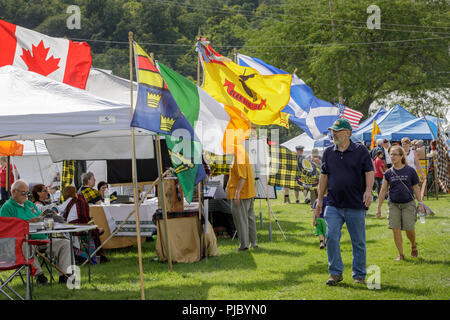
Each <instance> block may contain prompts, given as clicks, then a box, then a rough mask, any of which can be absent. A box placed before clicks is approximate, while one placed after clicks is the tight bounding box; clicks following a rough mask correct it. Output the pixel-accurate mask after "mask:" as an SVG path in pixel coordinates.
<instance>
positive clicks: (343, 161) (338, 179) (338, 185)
mask: <svg viewBox="0 0 450 320" xmlns="http://www.w3.org/2000/svg"><path fill="white" fill-rule="evenodd" d="M328 129H329V130H331V131H332V134H333V139H334V142H335V145H332V146H329V147H328V148H327V149H326V150H325V151H324V153H323V157H322V171H321V174H320V178H319V188H318V198H317V206H316V208H315V212H314V213H315V215H316V217H319V216H320V214H321V211H322V207H323V204H322V201H323V197H324V194H325V190H328V196H327V207H326V208H325V221H326V223H327V255H328V272H329V274H330V277H329V279H328V280H327V282H326V284H327V285H332V286H335V285H336V284H337V283H338V282H340V281H342V280H343V276H342V274H343V271H344V264H343V262H342V258H341V248H340V239H341V229H342V226H343V224H344V222H345V223H346V225H347V229H348V232H349V234H350V238H351V241H352V248H353V264H352V269H353V272H352V276H353V279H354V282H355V283H364V281H365V277H366V226H365V218H366V211H367V210H368V208H369V206H370V204H371V202H372V187H373V182H374V169H373V163H372V159H371V157H370V155H369V152H368V151H367V149H366V148H365V147H364V146H362V145H360V144H356V143H354V142H352V141H351V140H350V136H351V134H352V127H351V125H350V122H349V121H348V120H347V119H344V118H341V119H338V120H336V122H335V123H334V124H333V126H332V127H330V128H328Z"/></svg>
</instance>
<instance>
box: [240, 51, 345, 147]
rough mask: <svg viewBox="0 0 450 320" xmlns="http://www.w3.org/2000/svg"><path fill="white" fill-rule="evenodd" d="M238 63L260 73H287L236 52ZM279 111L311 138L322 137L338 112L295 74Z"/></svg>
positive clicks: (336, 117) (337, 115)
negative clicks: (285, 99) (288, 98)
mask: <svg viewBox="0 0 450 320" xmlns="http://www.w3.org/2000/svg"><path fill="white" fill-rule="evenodd" d="M238 63H239V65H241V66H246V67H251V68H253V69H256V70H257V71H258V72H259V73H260V74H262V75H275V74H287V72H286V71H284V70H281V69H278V68H275V67H274V66H271V65H270V64H268V63H265V62H264V61H262V60H261V59H258V58H253V57H249V56H245V55H243V54H238ZM281 112H282V113H287V114H289V119H290V120H291V121H292V122H293V123H295V124H296V125H297V126H299V127H300V128H301V129H302V130H303V131H305V132H306V133H307V134H308V135H309V136H310V137H311V138H313V139H319V138H322V137H324V136H325V135H326V133H327V132H328V128H329V127H330V126H332V125H333V123H334V121H336V119H338V118H339V113H340V112H339V108H337V107H336V106H334V105H333V104H331V103H329V102H327V101H324V100H320V99H318V98H316V97H315V96H314V93H313V91H312V90H311V88H310V87H308V86H307V85H306V84H305V82H304V81H303V80H302V79H300V78H299V77H297V76H296V75H293V77H292V83H291V97H290V100H289V103H288V104H287V105H286V107H284V108H283V109H282V110H281Z"/></svg>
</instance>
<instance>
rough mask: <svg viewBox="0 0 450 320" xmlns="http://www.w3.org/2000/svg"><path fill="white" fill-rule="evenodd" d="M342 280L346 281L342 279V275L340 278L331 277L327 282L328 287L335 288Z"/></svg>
mask: <svg viewBox="0 0 450 320" xmlns="http://www.w3.org/2000/svg"><path fill="white" fill-rule="evenodd" d="M342 280H344V277H342V275H340V276H337V275H336V276H334V275H330V278H329V279H328V280H327V285H329V286H335V285H337V283H338V282H341V281H342Z"/></svg>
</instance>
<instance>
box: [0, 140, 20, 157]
mask: <svg viewBox="0 0 450 320" xmlns="http://www.w3.org/2000/svg"><path fill="white" fill-rule="evenodd" d="M21 155H23V144H21V143H18V142H17V141H0V156H21Z"/></svg>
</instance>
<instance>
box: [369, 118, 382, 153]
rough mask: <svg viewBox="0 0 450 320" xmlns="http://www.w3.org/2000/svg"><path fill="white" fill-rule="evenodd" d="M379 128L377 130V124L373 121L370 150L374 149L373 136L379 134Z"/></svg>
mask: <svg viewBox="0 0 450 320" xmlns="http://www.w3.org/2000/svg"><path fill="white" fill-rule="evenodd" d="M380 133H381V131H380V128H378V125H377V123H376V122H375V120H373V126H372V140H371V143H370V150H372V149H373V148H375V145H376V142H375V136H376V135H377V134H380Z"/></svg>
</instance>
